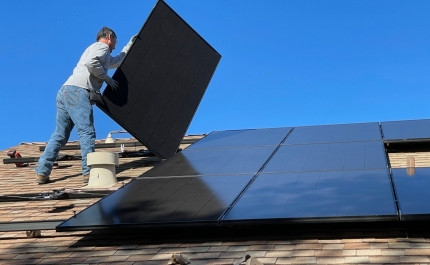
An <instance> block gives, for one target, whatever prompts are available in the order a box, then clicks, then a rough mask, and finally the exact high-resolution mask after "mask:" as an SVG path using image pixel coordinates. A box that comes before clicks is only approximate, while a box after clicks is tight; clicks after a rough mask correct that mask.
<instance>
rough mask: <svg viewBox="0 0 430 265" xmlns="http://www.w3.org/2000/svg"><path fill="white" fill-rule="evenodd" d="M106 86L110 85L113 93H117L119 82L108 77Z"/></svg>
mask: <svg viewBox="0 0 430 265" xmlns="http://www.w3.org/2000/svg"><path fill="white" fill-rule="evenodd" d="M104 81H105V82H106V84H108V85H109V86H110V87H111V88H112V90H113V91H117V89H118V82H117V81H115V80H113V79H112V78H110V77H109V76H106V78H105V80H104Z"/></svg>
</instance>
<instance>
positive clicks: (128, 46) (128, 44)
mask: <svg viewBox="0 0 430 265" xmlns="http://www.w3.org/2000/svg"><path fill="white" fill-rule="evenodd" d="M136 38H137V34H136V35H133V36H132V37H131V39H130V40H129V41H128V43H127V45H125V46H124V48H123V49H122V52H125V53H127V52H128V50H130V47H131V45H132V44H133V42H134V41H135V40H136Z"/></svg>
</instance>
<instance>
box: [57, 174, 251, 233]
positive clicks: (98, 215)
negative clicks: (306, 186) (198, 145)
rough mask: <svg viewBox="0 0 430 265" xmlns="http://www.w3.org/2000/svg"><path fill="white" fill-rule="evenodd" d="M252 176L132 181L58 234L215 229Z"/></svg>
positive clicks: (62, 228)
mask: <svg viewBox="0 0 430 265" xmlns="http://www.w3.org/2000/svg"><path fill="white" fill-rule="evenodd" d="M251 178H252V175H229V176H204V177H179V178H146V179H136V180H135V181H132V182H131V183H130V184H128V185H126V186H124V187H123V188H121V189H119V190H118V191H116V192H115V193H113V194H111V195H109V196H107V197H105V198H104V199H102V200H101V201H100V202H98V203H96V204H94V205H92V206H90V207H89V208H87V209H85V210H84V211H82V212H81V213H79V215H78V217H76V218H75V217H72V218H70V219H69V220H67V221H65V222H64V223H62V224H61V225H60V226H58V227H57V230H58V231H70V230H80V229H82V227H85V228H86V229H100V228H106V227H129V228H130V227H144V226H154V225H156V226H160V225H162V226H165V225H175V226H181V225H185V226H186V225H189V224H190V223H191V224H194V225H196V224H197V225H217V224H218V220H219V218H220V217H221V216H222V214H223V213H224V212H225V211H226V210H227V208H228V206H229V205H230V204H231V203H232V202H233V200H234V199H235V198H236V196H237V194H238V193H240V192H241V191H242V190H243V188H244V187H245V186H246V185H247V183H248V182H249V181H250V179H251Z"/></svg>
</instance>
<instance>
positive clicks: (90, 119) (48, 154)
mask: <svg viewBox="0 0 430 265" xmlns="http://www.w3.org/2000/svg"><path fill="white" fill-rule="evenodd" d="M56 123H57V124H56V128H55V131H54V133H53V134H52V135H51V139H49V142H48V144H47V145H46V148H45V151H44V152H43V154H42V156H41V157H40V159H39V164H38V166H37V168H36V174H38V175H41V176H45V177H48V176H49V175H50V174H51V170H52V166H53V164H54V161H55V159H56V158H57V156H58V153H59V152H60V148H61V147H62V146H63V145H65V144H66V143H67V141H68V140H69V136H70V132H71V131H72V129H73V127H74V126H75V125H76V129H77V130H78V134H79V138H80V142H81V155H82V175H87V174H89V173H90V167H88V166H87V154H88V153H91V152H94V141H95V140H96V131H95V129H94V116H93V107H92V105H91V102H90V95H89V92H88V91H87V90H86V89H84V88H81V87H76V86H63V87H62V88H61V89H60V91H58V94H57V122H56Z"/></svg>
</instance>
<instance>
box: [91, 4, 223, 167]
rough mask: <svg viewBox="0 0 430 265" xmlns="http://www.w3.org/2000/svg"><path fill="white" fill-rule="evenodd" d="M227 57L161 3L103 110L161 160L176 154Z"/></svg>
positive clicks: (108, 91)
mask: <svg viewBox="0 0 430 265" xmlns="http://www.w3.org/2000/svg"><path fill="white" fill-rule="evenodd" d="M220 59H221V56H220V54H219V53H218V52H217V51H216V50H214V49H213V48H212V47H211V46H210V45H209V44H208V43H207V42H206V41H205V40H204V39H203V38H202V37H200V36H199V35H198V34H197V33H196V32H195V31H194V30H193V29H192V28H191V27H190V26H189V25H188V24H187V23H186V22H185V21H184V20H183V19H182V18H181V17H179V16H178V14H176V13H175V11H173V10H172V9H171V8H170V7H169V6H168V5H167V4H166V3H164V2H163V1H158V2H157V4H156V6H155V7H154V9H153V10H152V12H151V14H150V15H149V17H148V20H147V21H146V23H145V24H144V26H143V27H142V29H141V31H140V32H139V34H138V38H137V39H136V41H135V42H134V43H133V46H132V47H131V49H130V51H129V52H128V54H127V56H126V58H125V59H124V61H123V63H122V64H121V66H120V67H119V68H118V69H117V70H116V72H115V73H114V75H113V78H114V79H115V80H117V81H118V82H119V84H120V88H119V91H117V92H114V91H112V90H111V89H110V88H109V87H108V88H107V89H105V90H104V93H103V98H104V104H98V105H97V106H98V107H99V108H100V109H101V110H102V111H104V112H105V113H106V114H107V115H108V116H110V117H111V118H112V119H113V120H115V121H116V122H117V123H118V124H119V125H121V126H122V127H123V128H124V129H125V130H127V131H128V132H129V133H130V134H131V135H133V136H134V137H135V138H136V139H137V140H139V142H141V143H142V144H143V145H145V146H146V147H148V149H149V150H151V151H152V152H153V153H154V154H156V155H157V156H159V157H161V158H168V157H170V156H172V155H173V154H175V152H176V151H177V148H178V146H179V144H180V142H181V140H182V138H183V136H184V135H185V133H186V131H187V129H188V126H189V124H190V122H191V120H192V118H193V116H194V113H195V112H196V109H197V107H198V105H199V104H200V101H201V99H202V97H203V95H204V93H205V91H206V88H207V86H208V84H209V81H210V79H211V78H212V75H213V73H214V71H215V69H216V67H217V65H218V62H219V60H220Z"/></svg>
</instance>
